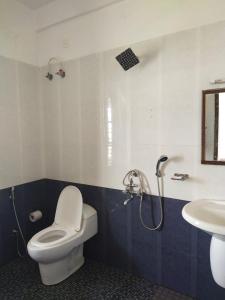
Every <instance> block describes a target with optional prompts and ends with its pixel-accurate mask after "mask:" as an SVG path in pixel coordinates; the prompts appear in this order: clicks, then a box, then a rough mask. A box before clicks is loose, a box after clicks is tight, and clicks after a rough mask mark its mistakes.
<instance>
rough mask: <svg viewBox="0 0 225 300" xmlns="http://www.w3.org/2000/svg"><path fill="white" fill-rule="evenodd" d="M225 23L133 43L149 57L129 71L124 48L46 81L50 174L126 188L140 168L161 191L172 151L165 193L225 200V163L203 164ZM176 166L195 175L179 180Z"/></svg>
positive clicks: (87, 59) (221, 69)
mask: <svg viewBox="0 0 225 300" xmlns="http://www.w3.org/2000/svg"><path fill="white" fill-rule="evenodd" d="M221 24H222V23H221ZM221 24H217V25H215V24H214V25H210V26H207V27H202V28H198V29H194V30H189V31H184V32H180V33H176V34H173V35H168V36H165V37H161V38H157V39H153V40H150V41H146V42H142V43H138V44H134V45H131V47H132V49H133V50H134V52H135V53H136V54H137V55H138V56H139V58H140V59H141V63H140V64H139V65H137V66H135V67H134V68H133V69H131V70H129V71H127V72H125V71H124V70H123V69H122V68H121V66H120V65H119V64H118V62H117V61H116V60H115V57H116V55H118V54H119V53H120V52H121V51H123V50H124V49H125V48H126V47H124V48H118V49H113V50H110V51H107V52H103V53H101V54H94V55H91V56H88V57H83V58H82V59H80V60H78V61H68V62H67V63H66V65H65V66H66V69H67V70H66V71H67V72H68V75H67V76H68V78H66V79H63V80H64V81H63V80H60V81H59V80H56V81H55V82H52V83H50V82H47V81H46V80H45V81H44V89H45V93H44V96H45V97H46V98H45V99H43V101H44V102H46V103H45V104H44V105H43V107H44V110H45V134H46V138H45V143H46V169H47V170H48V171H47V176H48V177H50V178H58V179H62V180H69V181H70V180H71V181H79V182H81V183H86V184H93V185H99V186H106V187H111V188H119V189H122V188H123V187H122V179H123V176H124V175H125V173H126V172H127V171H128V170H129V169H132V168H138V169H140V170H142V171H143V172H144V173H145V174H146V176H147V177H148V180H149V183H150V188H151V192H152V193H153V194H157V184H156V176H155V166H156V162H157V160H158V158H159V156H160V155H161V154H166V155H168V157H169V161H168V162H167V163H166V164H165V165H164V168H163V173H164V177H163V181H164V193H165V196H169V197H174V198H177V199H185V200H195V199H197V198H201V197H207V195H208V196H210V197H213V195H214V196H215V197H217V198H222V197H223V195H224V192H225V191H224V188H223V186H224V185H223V181H224V176H223V175H224V174H223V173H224V172H223V167H220V166H203V165H201V163H200V161H201V159H200V148H201V140H200V137H201V129H200V128H201V90H202V89H203V88H204V87H210V84H209V79H210V78H211V76H212V75H213V77H214V78H220V77H221V76H222V75H223V74H224V73H223V72H224V64H223V63H222V57H223V53H224V52H225V43H224V41H223V36H224V30H225V29H224V28H225V25H224V24H225V22H224V23H223V26H222V27H221ZM210 41H213V44H214V45H218V47H217V46H213V45H211V44H210ZM217 52H219V53H217ZM223 77H224V76H223ZM63 99H64V100H63ZM74 137H76V138H74ZM53 152H54V153H53ZM52 153H53V154H52ZM176 172H178V173H187V174H189V175H190V179H189V180H187V181H185V182H177V181H172V180H171V177H172V176H173V174H174V173H176Z"/></svg>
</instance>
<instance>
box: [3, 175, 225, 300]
mask: <svg viewBox="0 0 225 300" xmlns="http://www.w3.org/2000/svg"><path fill="white" fill-rule="evenodd" d="M68 184H73V185H75V186H77V187H78V188H79V189H80V190H81V192H82V195H83V199H84V202H86V203H88V204H90V205H92V206H93V207H94V208H95V209H96V210H97V212H98V225H99V232H98V234H97V235H96V236H95V237H93V238H92V239H90V240H89V241H87V242H86V243H85V248H84V251H85V256H86V257H88V258H90V259H94V260H97V261H101V262H103V263H105V264H108V265H112V266H114V267H118V268H121V269H124V270H126V271H128V272H131V273H133V274H134V275H138V276H141V277H144V278H146V279H148V280H150V281H151V282H153V283H157V284H160V285H163V286H166V287H169V288H171V289H174V290H175V291H178V292H181V293H183V294H187V295H190V296H192V297H194V298H196V299H199V300H212V299H216V300H220V299H221V300H222V299H223V300H224V299H225V289H222V288H220V287H219V286H218V285H217V284H216V283H215V282H214V280H213V278H212V274H211V270H210V261H209V246H210V236H209V235H208V234H206V233H204V232H202V231H199V230H197V229H196V228H194V227H193V226H191V225H189V224H188V223H187V222H185V221H184V220H183V218H182V216H181V210H182V208H183V206H184V205H185V204H186V203H187V202H186V201H180V200H177V199H171V198H164V212H165V219H164V224H163V229H162V230H161V231H148V230H146V229H145V228H144V227H143V226H142V225H141V222H140V219H139V199H138V198H136V199H133V200H132V201H130V203H129V204H128V205H127V206H124V205H123V201H124V200H125V197H126V196H125V195H124V194H122V193H121V191H120V190H116V189H109V188H102V187H96V186H89V185H84V184H75V183H70V182H63V181H57V180H50V179H43V180H38V181H35V182H31V183H26V184H23V185H19V186H16V189H15V197H16V207H17V211H18V216H19V218H20V220H21V225H22V228H23V230H24V233H25V237H26V240H29V238H30V237H31V236H32V235H33V234H34V233H36V232H38V231H40V230H41V229H42V228H44V227H46V226H49V225H50V224H51V223H52V222H53V220H54V214H55V209H56V205H57V200H58V197H59V194H60V192H61V190H62V189H63V188H64V187H65V186H66V185H68ZM9 195H10V189H9V188H8V189H3V190H0V239H1V243H0V264H5V263H7V262H9V261H10V260H12V259H13V258H15V257H16V256H17V251H16V238H15V235H14V234H13V233H12V229H14V228H15V229H16V228H17V225H16V222H15V216H14V213H13V208H12V201H11V200H10V199H9ZM145 198H146V199H145V201H144V203H143V217H144V220H145V221H146V223H147V224H148V225H153V224H152V223H151V222H152V221H151V220H152V219H154V218H155V222H157V220H158V219H159V206H158V205H159V201H157V197H155V196H152V197H151V199H150V197H149V196H147V197H145ZM36 209H40V210H41V211H42V212H43V218H42V219H41V220H40V221H38V222H36V223H31V222H30V221H29V219H28V215H29V212H31V211H33V210H36ZM152 211H154V213H155V214H154V216H152V215H151V212H152ZM149 222H150V223H149Z"/></svg>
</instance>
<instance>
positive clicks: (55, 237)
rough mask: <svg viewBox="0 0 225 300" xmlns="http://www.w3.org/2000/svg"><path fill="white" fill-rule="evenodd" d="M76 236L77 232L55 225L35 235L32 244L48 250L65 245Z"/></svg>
mask: <svg viewBox="0 0 225 300" xmlns="http://www.w3.org/2000/svg"><path fill="white" fill-rule="evenodd" d="M76 235H77V232H76V231H74V230H72V229H71V228H69V227H62V226H59V225H54V224H53V225H52V226H49V227H47V228H45V229H43V230H41V231H40V232H38V233H37V234H35V235H34V236H33V237H32V239H31V244H32V245H33V246H36V247H41V248H42V249H43V248H45V249H46V248H51V247H53V246H58V245H60V244H62V243H65V242H67V241H69V240H70V239H71V238H74V237H75V236H76Z"/></svg>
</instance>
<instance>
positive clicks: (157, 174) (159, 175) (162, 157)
mask: <svg viewBox="0 0 225 300" xmlns="http://www.w3.org/2000/svg"><path fill="white" fill-rule="evenodd" d="M167 160H168V156H166V155H161V156H160V158H159V159H158V161H157V164H156V173H155V175H156V176H157V177H161V173H160V169H159V166H160V164H161V163H163V162H165V161H167Z"/></svg>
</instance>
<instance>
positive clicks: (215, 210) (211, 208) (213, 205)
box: [182, 200, 225, 236]
mask: <svg viewBox="0 0 225 300" xmlns="http://www.w3.org/2000/svg"><path fill="white" fill-rule="evenodd" d="M182 215H183V217H184V219H185V220H186V221H187V222H189V223H190V224H192V225H194V226H195V227H198V228H199V229H202V230H204V231H207V232H209V233H212V234H219V235H223V236H225V201H223V200H197V201H193V202H190V203H188V204H187V205H185V206H184V208H183V210H182Z"/></svg>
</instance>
